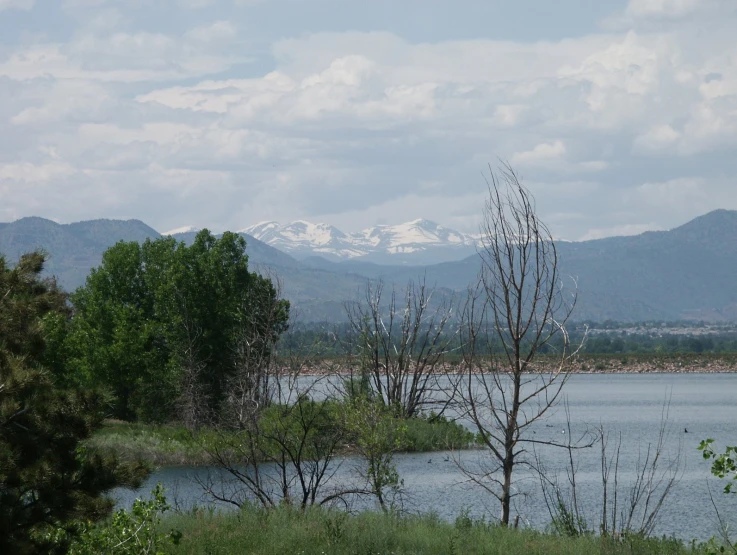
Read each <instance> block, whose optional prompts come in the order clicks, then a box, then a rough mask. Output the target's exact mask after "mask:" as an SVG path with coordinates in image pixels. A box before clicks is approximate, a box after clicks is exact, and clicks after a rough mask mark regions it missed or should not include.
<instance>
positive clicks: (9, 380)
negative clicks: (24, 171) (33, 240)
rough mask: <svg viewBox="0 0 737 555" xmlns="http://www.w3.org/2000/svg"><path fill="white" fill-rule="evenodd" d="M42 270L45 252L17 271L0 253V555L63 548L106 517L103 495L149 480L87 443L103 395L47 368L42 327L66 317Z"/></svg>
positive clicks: (64, 306) (109, 505)
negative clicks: (82, 527) (67, 382)
mask: <svg viewBox="0 0 737 555" xmlns="http://www.w3.org/2000/svg"><path fill="white" fill-rule="evenodd" d="M43 264H44V256H43V255H42V254H39V253H32V254H29V255H25V256H23V257H22V258H21V260H20V261H19V263H18V264H17V265H16V266H15V267H12V268H11V267H9V266H8V265H7V263H6V261H5V259H4V258H3V257H1V256H0V553H20V554H22V553H51V552H64V550H65V549H66V543H65V540H68V539H70V538H71V536H72V535H73V531H74V529H75V523H77V522H79V521H80V520H81V521H95V520H98V519H100V518H102V517H104V516H105V515H107V514H108V513H109V511H110V510H111V508H112V502H111V501H110V500H109V499H108V498H106V497H105V496H104V492H105V491H107V490H109V489H111V488H113V487H116V486H120V485H130V486H133V485H136V484H138V483H140V480H141V478H142V477H143V475H144V474H145V471H144V469H143V468H142V467H140V466H137V465H132V466H129V465H121V464H118V463H117V461H116V460H114V459H112V458H107V457H103V456H101V455H99V454H96V453H91V452H87V451H86V450H85V449H84V448H83V447H82V444H81V443H80V442H82V441H83V440H84V439H86V438H88V437H89V436H90V434H91V433H92V432H93V431H94V430H95V429H96V428H98V427H99V426H100V425H101V423H102V417H103V413H102V410H101V408H102V398H101V396H100V395H99V394H98V393H95V392H82V391H66V390H62V389H60V388H58V387H56V385H55V383H54V381H53V380H52V377H51V375H50V374H49V372H48V371H47V370H46V369H45V368H44V367H43V365H42V361H43V360H44V358H45V356H46V341H45V330H44V325H45V321H47V320H48V319H49V318H51V319H54V318H56V317H62V318H63V317H65V316H66V315H67V311H68V308H67V304H66V298H65V294H64V293H63V292H62V291H61V290H60V289H59V288H58V287H57V286H56V283H55V282H54V281H53V280H50V279H41V278H40V274H41V272H42V270H43Z"/></svg>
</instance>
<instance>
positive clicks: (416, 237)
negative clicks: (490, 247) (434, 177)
mask: <svg viewBox="0 0 737 555" xmlns="http://www.w3.org/2000/svg"><path fill="white" fill-rule="evenodd" d="M241 231H242V232H243V233H246V234H248V235H250V236H252V237H255V238H256V239H258V240H259V241H263V242H264V243H266V244H268V245H271V246H272V247H275V248H277V249H279V250H282V251H284V252H286V253H289V254H291V255H292V256H294V257H295V258H298V259H303V258H307V257H309V256H314V255H318V256H322V257H324V258H327V259H329V260H333V261H341V260H351V259H361V260H362V261H367V262H375V263H379V264H412V265H420V264H432V263H438V262H446V261H450V260H460V259H462V258H464V257H465V256H469V255H471V254H474V253H475V252H476V246H477V245H478V243H479V236H478V235H469V234H466V233H461V232H459V231H455V230H453V229H448V228H445V227H443V226H441V225H438V224H436V223H435V222H431V221H429V220H422V219H420V220H413V221H411V222H407V223H403V224H399V225H377V226H374V227H369V228H367V229H364V230H362V231H359V232H357V233H343V232H342V231H341V230H339V229H337V228H336V227H333V226H331V225H328V224H322V223H318V224H313V223H310V222H305V221H302V220H298V221H295V222H292V223H289V224H286V225H282V224H280V223H278V222H273V221H270V222H261V223H259V224H256V225H253V226H250V227H247V228H245V229H243V230H241Z"/></svg>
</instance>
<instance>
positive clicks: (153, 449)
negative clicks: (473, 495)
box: [88, 418, 474, 466]
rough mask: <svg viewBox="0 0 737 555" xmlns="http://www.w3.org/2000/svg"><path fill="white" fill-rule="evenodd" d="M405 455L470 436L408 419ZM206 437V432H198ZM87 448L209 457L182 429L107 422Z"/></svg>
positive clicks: (176, 460)
mask: <svg viewBox="0 0 737 555" xmlns="http://www.w3.org/2000/svg"><path fill="white" fill-rule="evenodd" d="M406 424H407V436H406V446H405V449H404V450H405V451H407V452H422V451H442V450H445V449H448V448H449V446H450V445H453V446H454V447H455V448H463V447H468V446H470V445H472V444H473V441H474V435H473V434H472V433H470V432H469V431H468V430H466V428H464V427H463V426H462V425H460V424H457V423H455V422H451V421H448V420H445V419H442V418H441V419H437V420H435V421H433V422H430V421H428V420H426V419H421V418H412V419H409V420H407V421H406ZM199 433H200V434H208V433H210V432H208V431H207V430H205V431H202V432H199ZM88 445H89V446H90V447H92V448H94V449H99V450H101V451H103V452H107V453H115V454H116V455H117V456H118V457H119V458H120V459H121V460H123V461H136V460H143V461H145V462H147V463H148V464H150V465H151V466H180V465H188V466H201V465H207V464H210V462H211V461H210V457H209V455H208V454H207V452H206V451H205V450H204V449H203V448H202V446H201V445H200V442H199V441H198V439H197V438H196V437H194V436H193V435H192V434H191V433H190V432H189V431H188V430H187V429H186V428H184V427H182V426H176V425H157V424H141V423H131V422H122V421H119V420H109V421H107V422H106V423H105V425H104V426H103V427H102V428H101V429H100V430H98V431H97V432H96V433H95V434H94V435H93V436H92V438H91V439H90V440H89V441H88Z"/></svg>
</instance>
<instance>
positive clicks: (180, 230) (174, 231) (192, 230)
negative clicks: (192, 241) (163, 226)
mask: <svg viewBox="0 0 737 555" xmlns="http://www.w3.org/2000/svg"><path fill="white" fill-rule="evenodd" d="M200 231H202V230H201V229H200V228H199V227H195V226H193V225H185V226H184V227H178V228H176V229H170V230H169V231H164V232H163V233H162V235H179V234H182V233H198V232H200Z"/></svg>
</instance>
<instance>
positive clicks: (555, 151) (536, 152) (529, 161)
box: [509, 139, 566, 166]
mask: <svg viewBox="0 0 737 555" xmlns="http://www.w3.org/2000/svg"><path fill="white" fill-rule="evenodd" d="M565 153H566V145H565V144H563V141H561V140H560V139H559V140H556V141H554V142H552V143H541V144H539V145H537V146H535V147H534V148H533V149H532V150H527V151H524V152H515V153H514V154H512V157H511V158H510V159H509V161H510V162H511V163H512V165H517V164H519V165H522V166H525V165H530V166H535V165H537V164H541V163H546V162H548V161H550V160H559V159H561V158H562V157H563V156H564V155H565Z"/></svg>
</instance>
